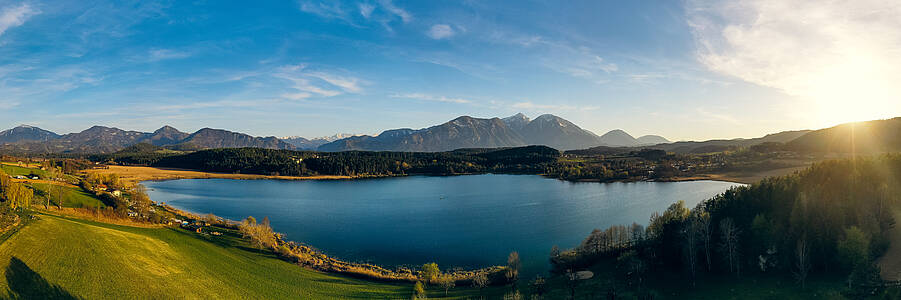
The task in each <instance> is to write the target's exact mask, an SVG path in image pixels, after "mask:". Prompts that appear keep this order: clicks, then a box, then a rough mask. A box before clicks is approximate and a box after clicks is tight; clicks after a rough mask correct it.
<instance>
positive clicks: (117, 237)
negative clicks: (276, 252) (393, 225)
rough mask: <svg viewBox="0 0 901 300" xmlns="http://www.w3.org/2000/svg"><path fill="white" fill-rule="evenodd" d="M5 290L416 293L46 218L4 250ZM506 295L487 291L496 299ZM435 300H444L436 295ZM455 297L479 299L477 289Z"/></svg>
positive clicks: (162, 231) (223, 248) (227, 243)
mask: <svg viewBox="0 0 901 300" xmlns="http://www.w3.org/2000/svg"><path fill="white" fill-rule="evenodd" d="M0 270H3V277H2V278H5V279H6V280H0V286H2V288H5V289H7V290H8V292H9V294H10V295H13V296H18V297H24V298H26V299H38V298H48V297H57V298H66V297H69V296H71V297H78V298H86V299H125V298H128V299H135V298H139V299H150V298H154V299H158V298H164V299H171V298H179V299H183V298H192V299H194V298H204V299H286V298H292V299H335V298H366V299H409V297H410V295H411V293H412V285H411V284H404V283H376V282H371V281H364V280H358V279H352V278H347V277H343V276H338V275H332V274H326V273H321V272H316V271H311V270H307V269H304V268H301V267H298V266H295V265H292V264H290V263H287V262H285V261H282V260H279V259H277V258H275V257H274V256H272V255H270V254H266V253H261V252H259V251H256V250H254V249H251V248H247V245H246V243H244V242H243V241H241V240H240V239H239V238H237V237H235V236H231V235H228V234H227V235H224V236H222V237H212V236H202V235H198V234H195V233H193V232H188V231H185V230H180V229H170V228H155V229H154V228H135V227H127V226H118V225H110V224H104V223H96V222H91V221H85V220H79V219H70V218H63V217H57V216H50V215H40V216H39V219H38V220H35V221H32V222H31V224H28V225H27V226H25V227H24V228H21V229H20V230H19V231H18V232H16V233H15V234H13V235H12V236H10V237H9V238H8V239H7V240H6V241H4V242H3V243H2V244H0ZM502 291H503V288H494V289H490V290H487V291H486V293H488V294H492V295H498V293H501V292H502ZM429 293H430V296H434V297H438V296H443V294H444V292H443V291H438V289H437V288H433V289H432V290H430V291H429ZM452 296H456V297H462V296H475V292H474V291H472V290H471V289H469V290H461V289H456V291H454V290H452Z"/></svg>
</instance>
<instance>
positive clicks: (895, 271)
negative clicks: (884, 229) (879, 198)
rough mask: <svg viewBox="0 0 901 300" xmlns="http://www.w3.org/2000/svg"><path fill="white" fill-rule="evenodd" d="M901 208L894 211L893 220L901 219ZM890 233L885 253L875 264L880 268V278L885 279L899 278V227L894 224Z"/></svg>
mask: <svg viewBox="0 0 901 300" xmlns="http://www.w3.org/2000/svg"><path fill="white" fill-rule="evenodd" d="M899 218H901V210H899V211H895V220H901V219H899ZM889 234H890V235H891V246H889V248H888V251H885V255H883V256H882V257H880V258H879V261H877V264H878V265H879V268H880V269H881V270H882V273H881V275H882V279H885V280H892V281H895V280H901V228H898V225H897V224H896V225H895V227H894V228H892V229H891V232H890V233H889Z"/></svg>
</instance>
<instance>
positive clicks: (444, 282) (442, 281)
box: [438, 274, 457, 297]
mask: <svg viewBox="0 0 901 300" xmlns="http://www.w3.org/2000/svg"><path fill="white" fill-rule="evenodd" d="M438 286H440V287H441V288H443V289H444V296H445V297H447V291H448V290H450V289H452V288H454V287H455V286H457V281H456V280H455V279H454V276H453V275H450V274H444V275H441V276H439V277H438Z"/></svg>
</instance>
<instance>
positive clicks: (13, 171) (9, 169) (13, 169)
mask: <svg viewBox="0 0 901 300" xmlns="http://www.w3.org/2000/svg"><path fill="white" fill-rule="evenodd" d="M0 170H3V172H5V173H6V174H8V175H10V176H18V175H22V176H26V175H30V174H35V175H38V176H40V177H41V179H46V178H48V177H50V176H49V175H48V173H47V171H44V170H41V169H34V168H26V167H20V166H14V165H10V164H7V163H0ZM61 178H64V179H65V180H68V181H76V178H75V177H73V176H72V175H68V174H63V175H62V177H61Z"/></svg>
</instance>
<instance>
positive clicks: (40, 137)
mask: <svg viewBox="0 0 901 300" xmlns="http://www.w3.org/2000/svg"><path fill="white" fill-rule="evenodd" d="M765 143H770V144H773V146H775V147H776V148H772V149H784V150H791V151H801V152H833V153H878V152H890V151H901V118H893V119H886V120H874V121H866V122H856V123H847V124H841V125H837V126H834V127H830V128H824V129H819V130H796V131H783V132H779V133H773V134H768V135H766V136H763V137H759V138H750V139H730V140H725V139H723V140H708V141H700V142H695V141H680V142H669V141H668V140H666V139H665V138H663V137H660V136H654V135H646V136H642V137H639V138H634V137H632V136H631V135H629V134H628V133H626V132H625V131H622V130H612V131H610V132H607V133H605V134H603V135H601V136H598V135H596V134H594V133H592V132H590V131H588V130H585V129H582V128H579V127H578V126H576V125H575V124H573V123H571V122H569V121H567V120H565V119H563V118H560V117H557V116H554V115H548V114H546V115H541V116H539V117H537V118H535V119H534V120H531V119H529V118H528V117H526V116H525V115H523V114H516V115H513V116H510V117H506V118H490V119H481V118H473V117H468V116H462V117H458V118H456V119H453V120H451V121H449V122H446V123H444V124H440V125H436V126H432V127H428V128H423V129H409V128H402V129H392V130H386V131H384V132H382V133H381V134H379V135H376V136H369V135H349V134H341V135H334V136H330V137H321V138H314V139H305V138H302V137H287V138H283V139H279V138H276V137H254V136H250V135H247V134H243V133H238V132H231V131H227V130H222V129H212V128H204V129H200V130H198V131H197V132H194V133H190V134H189V133H186V132H182V131H179V130H178V129H175V128H173V127H171V126H164V127H162V128H160V129H158V130H156V131H154V132H140V131H126V130H122V129H118V128H113V127H104V126H93V127H91V128H88V129H86V130H84V131H81V132H76V133H69V134H63V135H60V134H57V133H54V132H51V131H48V130H44V129H41V128H38V127H34V126H28V125H21V126H18V127H15V128H12V129H9V130H4V131H0V153H111V152H116V151H120V150H122V149H125V148H126V147H131V146H138V147H137V148H142V149H144V148H147V149H150V148H153V147H164V148H168V149H174V150H187V151H190V150H199V149H209V148H239V147H256V148H269V149H301V150H313V149H316V150H319V151H348V150H368V151H423V152H436V151H448V150H455V149H460V148H499V147H517V146H526V145H545V146H549V147H553V148H556V149H559V150H579V151H573V152H579V153H598V154H604V153H619V152H622V151H632V150H636V149H643V148H649V149H660V150H665V151H667V152H675V153H707V152H718V151H723V150H730V149H737V148H743V147H751V146H754V145H760V144H765ZM140 145H147V147H140Z"/></svg>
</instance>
